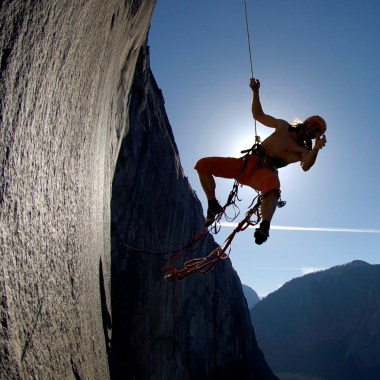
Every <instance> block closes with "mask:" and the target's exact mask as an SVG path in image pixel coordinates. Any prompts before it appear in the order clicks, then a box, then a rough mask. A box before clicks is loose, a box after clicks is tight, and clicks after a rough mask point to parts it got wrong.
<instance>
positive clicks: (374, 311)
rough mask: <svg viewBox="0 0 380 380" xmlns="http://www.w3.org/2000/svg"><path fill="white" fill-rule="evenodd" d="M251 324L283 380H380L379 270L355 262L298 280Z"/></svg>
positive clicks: (257, 311) (261, 307)
mask: <svg viewBox="0 0 380 380" xmlns="http://www.w3.org/2000/svg"><path fill="white" fill-rule="evenodd" d="M251 319H252V323H253V325H254V326H255V332H256V337H257V341H258V344H259V346H260V348H261V349H262V351H263V353H264V355H265V358H266V359H267V362H268V364H269V365H270V367H271V368H272V369H273V371H274V372H275V373H276V374H277V375H278V376H279V377H280V378H282V379H285V378H286V379H292V380H297V379H306V378H307V379H308V378H310V379H311V378H318V379H324V380H378V379H380V265H370V264H368V263H366V262H364V261H359V260H356V261H353V262H351V263H349V264H346V265H342V266H337V267H333V268H331V269H328V270H325V271H321V272H317V273H312V274H308V275H306V276H303V277H300V278H297V279H294V280H292V281H290V282H288V283H286V284H285V285H284V286H283V287H282V288H280V289H279V290H278V291H276V292H274V293H272V294H270V295H269V296H267V297H266V298H265V299H263V300H262V301H261V302H259V303H258V304H257V305H256V306H255V307H254V308H253V310H251ZM281 373H283V374H284V373H286V376H285V375H284V376H281ZM296 374H297V375H296Z"/></svg>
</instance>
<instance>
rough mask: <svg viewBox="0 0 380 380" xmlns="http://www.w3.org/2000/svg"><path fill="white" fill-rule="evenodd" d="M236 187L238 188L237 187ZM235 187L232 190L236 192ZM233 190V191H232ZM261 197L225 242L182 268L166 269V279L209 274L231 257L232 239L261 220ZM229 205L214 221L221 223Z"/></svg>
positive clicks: (234, 196) (235, 195)
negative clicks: (222, 261) (220, 261)
mask: <svg viewBox="0 0 380 380" xmlns="http://www.w3.org/2000/svg"><path fill="white" fill-rule="evenodd" d="M235 185H237V182H235ZM235 185H234V189H237V187H236V188H235ZM234 189H233V190H232V192H234ZM232 192H231V193H232ZM236 197H237V191H236V194H233V195H232V198H236ZM229 199H230V198H229ZM261 199H262V196H261V195H260V194H259V195H257V197H256V198H255V199H254V201H253V203H254V202H255V201H256V203H255V205H254V206H253V207H252V208H251V209H250V210H248V212H247V213H246V215H245V218H244V219H243V220H242V221H241V222H240V223H239V224H238V225H237V227H236V228H235V229H234V230H233V231H232V233H231V234H230V235H229V236H228V237H227V239H226V240H225V241H224V242H223V244H221V245H219V246H218V247H217V248H215V249H214V250H212V251H211V253H209V254H208V255H207V256H206V257H199V258H195V259H191V260H188V261H186V262H185V263H184V265H183V268H182V269H176V268H173V267H170V268H166V269H164V271H165V272H169V273H168V274H166V275H165V276H164V279H165V280H183V279H184V278H186V277H188V276H190V275H192V274H194V273H198V274H207V273H209V272H210V271H212V270H213V269H214V268H215V266H216V264H217V263H218V261H219V260H226V259H228V258H229V255H230V252H231V244H232V240H233V239H234V237H235V235H236V234H237V233H238V232H240V231H244V230H246V229H247V228H248V227H249V226H255V225H257V223H259V221H260V220H261V212H260V206H261ZM227 205H228V202H227V203H226V205H225V206H224V207H223V212H221V213H220V215H219V217H218V218H217V219H216V220H215V222H214V223H216V224H217V223H219V221H220V218H221V217H222V216H223V214H224V210H225V208H226V207H228V206H227ZM253 216H256V220H252V217H253Z"/></svg>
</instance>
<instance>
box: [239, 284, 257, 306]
mask: <svg viewBox="0 0 380 380" xmlns="http://www.w3.org/2000/svg"><path fill="white" fill-rule="evenodd" d="M243 293H244V296H245V299H246V300H247V303H248V309H249V310H251V309H252V308H253V307H254V306H255V305H256V304H257V302H259V301H260V297H259V296H258V295H257V293H256V292H255V291H254V290H253V289H252V288H250V287H249V286H248V285H244V284H243Z"/></svg>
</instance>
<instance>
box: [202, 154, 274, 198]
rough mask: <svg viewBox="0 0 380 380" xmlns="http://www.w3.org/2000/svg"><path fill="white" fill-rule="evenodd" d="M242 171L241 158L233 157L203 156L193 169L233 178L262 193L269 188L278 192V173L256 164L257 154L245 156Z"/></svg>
mask: <svg viewBox="0 0 380 380" xmlns="http://www.w3.org/2000/svg"><path fill="white" fill-rule="evenodd" d="M247 160H248V161H247V163H246V166H245V169H244V173H243V174H241V169H242V166H243V159H242V158H233V157H205V158H201V159H200V160H199V161H198V162H197V164H196V165H195V170H197V171H198V172H199V173H203V174H211V175H213V176H215V177H222V178H234V179H236V180H237V181H238V182H239V183H241V184H242V185H247V186H250V187H252V188H253V189H255V190H258V191H260V192H261V193H262V194H263V195H265V194H266V193H267V192H269V191H271V190H277V191H278V193H279V192H280V180H279V178H278V174H277V173H276V172H274V171H273V170H272V169H270V168H268V167H265V166H262V165H257V160H258V158H257V156H256V155H255V154H251V155H249V156H248V158H247Z"/></svg>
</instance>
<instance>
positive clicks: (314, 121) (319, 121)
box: [302, 115, 327, 138]
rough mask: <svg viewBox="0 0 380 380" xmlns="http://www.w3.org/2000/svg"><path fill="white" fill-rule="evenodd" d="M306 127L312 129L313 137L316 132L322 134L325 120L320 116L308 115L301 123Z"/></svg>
mask: <svg viewBox="0 0 380 380" xmlns="http://www.w3.org/2000/svg"><path fill="white" fill-rule="evenodd" d="M302 124H303V125H304V126H305V127H306V129H309V130H313V131H314V132H315V133H313V135H315V136H313V137H311V138H315V137H316V136H317V134H318V133H319V134H321V135H323V134H324V133H325V132H326V129H327V127H326V122H325V120H324V119H323V118H322V117H320V116H317V115H315V116H310V117H308V118H307V119H306V120H305V121H304V122H303V123H302Z"/></svg>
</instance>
